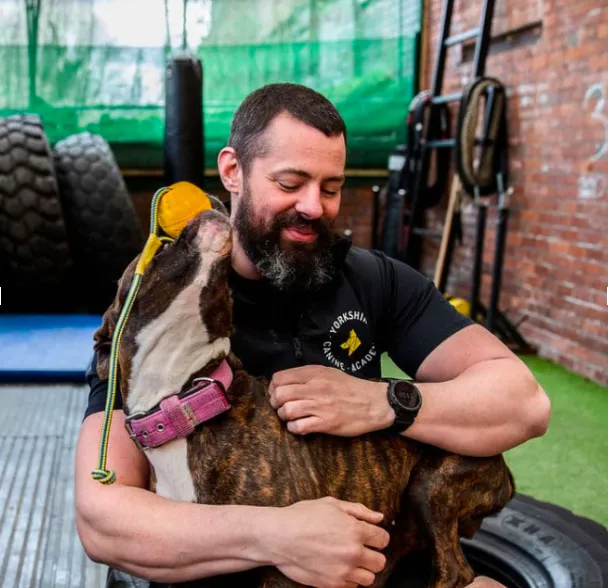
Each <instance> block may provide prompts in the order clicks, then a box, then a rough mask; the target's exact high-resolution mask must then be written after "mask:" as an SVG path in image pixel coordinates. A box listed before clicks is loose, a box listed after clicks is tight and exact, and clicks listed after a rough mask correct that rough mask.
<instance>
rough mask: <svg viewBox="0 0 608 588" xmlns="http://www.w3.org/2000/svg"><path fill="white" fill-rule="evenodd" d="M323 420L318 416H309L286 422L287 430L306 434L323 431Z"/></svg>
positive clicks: (297, 433) (296, 433)
mask: <svg viewBox="0 0 608 588" xmlns="http://www.w3.org/2000/svg"><path fill="white" fill-rule="evenodd" d="M324 424H325V421H324V420H323V419H321V418H319V417H318V416H309V417H304V418H301V419H296V420H295V421H289V422H288V423H287V430H288V431H289V432H290V433H294V434H295V435H306V434H308V433H324V432H325V431H324V429H325V427H324V426H323V425H324Z"/></svg>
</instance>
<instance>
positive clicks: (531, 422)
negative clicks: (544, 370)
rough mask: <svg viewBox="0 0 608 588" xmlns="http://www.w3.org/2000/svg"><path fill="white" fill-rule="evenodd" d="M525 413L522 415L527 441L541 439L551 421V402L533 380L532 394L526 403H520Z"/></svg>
mask: <svg viewBox="0 0 608 588" xmlns="http://www.w3.org/2000/svg"><path fill="white" fill-rule="evenodd" d="M522 406H524V407H525V413H524V414H523V415H522V416H523V419H524V423H525V426H526V437H527V439H534V438H535V437H542V436H543V435H544V434H545V433H546V432H547V429H548V428H549V421H550V420H551V401H550V400H549V396H548V395H547V393H546V392H545V391H544V390H543V388H542V386H541V385H540V384H539V383H538V382H536V380H534V384H533V392H532V393H531V394H530V395H529V396H528V401H527V402H524V403H522Z"/></svg>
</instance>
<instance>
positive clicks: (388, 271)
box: [379, 254, 474, 377]
mask: <svg viewBox="0 0 608 588" xmlns="http://www.w3.org/2000/svg"><path fill="white" fill-rule="evenodd" d="M379 261H380V264H381V267H382V280H383V282H384V283H383V286H384V288H383V303H384V312H383V321H382V324H383V332H384V345H383V347H384V349H385V350H386V351H387V353H388V354H389V356H390V357H391V359H392V360H393V361H394V362H395V363H396V364H397V365H398V366H399V367H400V368H401V369H402V370H403V371H404V372H405V373H406V374H407V375H408V376H410V377H415V375H416V373H417V371H418V368H419V367H420V365H421V364H422V362H423V361H424V360H425V359H426V358H427V357H428V355H430V353H431V352H432V351H433V350H434V349H435V348H436V347H437V346H438V345H439V344H440V343H442V342H443V341H445V340H446V339H448V338H449V337H450V336H451V335H453V334H454V333H456V332H458V331H460V330H461V329H463V328H464V327H467V326H469V325H472V324H474V322H473V320H471V319H470V318H469V317H466V316H464V315H462V314H460V313H459V312H458V311H457V310H456V309H455V308H454V307H453V306H452V305H451V304H450V303H449V302H448V301H447V300H446V299H445V297H444V296H443V295H442V294H441V292H439V290H438V289H437V288H436V287H435V284H434V283H433V282H432V281H431V280H430V279H428V278H427V277H426V276H424V275H422V274H421V273H420V272H418V271H416V270H414V269H413V268H411V267H410V266H408V265H406V264H405V263H402V262H400V261H397V260H394V259H391V258H389V257H387V256H386V255H384V254H381V255H380V258H379Z"/></svg>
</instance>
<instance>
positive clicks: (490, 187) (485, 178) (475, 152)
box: [455, 78, 508, 197]
mask: <svg viewBox="0 0 608 588" xmlns="http://www.w3.org/2000/svg"><path fill="white" fill-rule="evenodd" d="M506 108H507V97H506V92H505V88H504V86H503V85H502V84H501V83H500V82H499V81H498V80H496V79H494V78H479V79H477V80H475V81H474V82H472V83H471V84H469V85H468V86H467V87H466V88H465V90H464V92H463V98H462V103H461V106H460V114H459V118H458V132H457V136H456V154H455V155H456V170H457V172H458V175H459V176H460V180H461V182H462V187H463V188H464V189H465V191H466V192H467V193H468V194H469V195H471V196H475V197H479V196H489V195H491V194H496V193H497V192H498V191H499V186H498V185H497V180H496V179H497V175H498V174H499V173H501V172H502V177H503V182H504V184H505V185H506V183H507V177H506V174H507V169H508V166H507V163H506V156H507V155H506V154H507V117H506ZM480 117H482V121H483V122H482V136H481V137H477V136H476V130H477V127H478V123H479V119H480ZM478 148H479V149H478Z"/></svg>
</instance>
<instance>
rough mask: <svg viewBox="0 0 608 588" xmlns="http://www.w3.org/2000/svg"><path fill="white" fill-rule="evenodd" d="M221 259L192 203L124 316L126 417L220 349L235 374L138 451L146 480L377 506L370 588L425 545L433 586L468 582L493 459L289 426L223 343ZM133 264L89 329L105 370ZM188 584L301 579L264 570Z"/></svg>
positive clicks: (214, 234) (224, 229)
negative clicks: (172, 432)
mask: <svg viewBox="0 0 608 588" xmlns="http://www.w3.org/2000/svg"><path fill="white" fill-rule="evenodd" d="M230 262H231V228H230V224H229V219H228V217H227V216H226V215H225V214H223V213H221V212H218V211H216V210H209V211H205V212H203V213H201V214H200V215H198V216H197V217H196V218H195V219H193V220H192V221H191V222H190V223H189V224H188V226H187V227H186V228H185V229H184V231H183V232H182V234H181V235H180V237H179V238H178V239H177V240H176V241H175V242H173V243H171V244H167V245H164V247H163V249H162V250H161V251H160V252H159V253H158V254H157V255H156V256H155V258H154V260H153V261H152V263H151V265H150V266H149V267H148V269H147V270H146V272H145V274H144V276H143V280H142V284H141V287H140V291H139V294H138V296H137V298H136V301H135V303H134V306H133V309H132V312H131V315H130V317H129V320H128V321H127V324H126V328H125V331H124V334H123V338H122V344H121V347H120V352H119V373H120V379H119V384H120V389H121V393H122V395H123V399H124V405H125V412H126V413H127V414H131V413H133V412H136V411H147V410H149V409H151V408H152V407H153V406H155V405H157V404H158V403H159V402H160V400H162V399H163V398H165V397H166V396H168V395H171V394H174V393H176V392H180V391H183V390H187V389H189V388H190V387H191V383H192V381H193V379H194V378H196V377H200V376H206V375H209V374H210V373H211V372H212V371H213V370H214V369H215V368H216V367H217V366H218V365H219V363H220V362H221V361H222V360H223V359H224V358H226V359H227V360H228V362H229V364H230V365H231V367H232V369H233V371H234V380H233V383H232V385H231V386H230V388H229V390H228V391H227V397H228V400H229V402H230V405H231V409H230V410H229V411H228V412H225V413H223V414H222V415H220V416H218V417H216V418H215V419H213V420H211V421H208V422H207V423H205V424H203V425H201V426H199V427H197V429H196V430H195V432H194V433H193V434H192V435H190V436H189V437H188V438H187V439H179V440H175V441H171V442H169V443H167V444H166V445H163V446H161V447H159V448H156V449H149V450H147V451H146V456H147V457H148V459H149V461H150V463H151V465H152V468H151V469H152V471H153V478H154V483H153V486H152V488H153V489H155V491H156V492H158V493H159V494H161V495H164V496H166V497H170V498H173V499H176V500H185V501H192V502H199V503H204V504H249V505H258V506H287V505H290V504H292V503H294V502H297V501H300V500H306V499H315V498H321V497H324V496H333V497H336V498H340V499H343V500H347V501H353V502H360V503H363V504H364V505H366V506H367V507H369V508H371V509H373V510H376V511H380V512H382V513H384V515H385V516H384V519H383V523H382V524H383V525H384V526H385V528H386V529H387V530H388V531H389V533H390V535H391V541H390V544H389V545H388V547H387V548H386V549H385V550H384V553H385V555H386V558H387V564H386V567H385V569H384V570H383V571H382V572H381V573H379V574H378V575H377V576H376V581H375V583H374V584H373V586H375V587H379V586H384V585H385V584H386V582H387V579H388V577H389V575H390V573H391V571H392V570H393V569H394V566H395V564H396V563H397V562H398V560H399V559H400V558H402V557H403V556H404V555H405V554H407V553H409V552H411V551H413V550H417V549H425V548H426V549H430V552H431V554H432V558H433V567H434V575H433V579H432V584H431V585H432V586H433V587H434V588H462V587H463V586H466V585H467V584H469V583H471V582H472V581H473V579H474V572H473V570H472V569H471V567H470V566H469V565H468V563H467V562H466V560H465V558H464V556H463V553H462V551H461V548H460V544H459V537H461V536H464V537H471V536H472V535H473V534H474V533H475V532H476V530H477V529H478V528H479V527H480V525H481V522H482V519H483V518H484V517H485V516H487V515H490V514H492V513H495V512H497V511H498V510H500V509H501V508H502V507H503V506H504V505H505V504H506V502H507V501H508V500H509V499H510V498H511V496H512V495H513V493H514V484H513V479H512V477H511V474H510V472H509V470H508V468H507V466H506V464H505V462H504V460H503V458H502V456H496V457H488V458H472V457H462V456H459V455H454V454H450V453H446V452H445V451H442V450H439V449H437V448H435V447H431V446H428V445H423V444H420V443H417V442H414V441H412V440H408V439H405V438H404V437H402V436H398V435H391V434H388V433H387V432H382V431H380V432H375V433H371V434H367V435H363V436H361V437H359V438H353V439H350V438H342V437H336V436H330V435H322V434H319V435H307V436H297V435H294V434H291V433H290V432H289V431H288V430H287V428H286V426H285V424H284V423H282V422H281V421H280V419H279V418H278V417H277V414H276V412H275V411H274V410H273V409H272V408H271V406H270V404H269V401H268V393H267V389H268V387H267V382H265V381H261V380H256V379H254V378H253V377H251V376H249V375H248V374H247V372H246V371H244V370H243V369H242V366H241V365H240V363H239V361H238V359H237V358H235V357H234V356H233V355H232V354H231V353H230V345H229V337H230V334H231V332H232V324H231V310H232V300H231V295H230V291H229V287H228V272H229V268H230ZM135 263H136V260H134V261H133V262H132V263H131V264H130V265H129V267H128V268H127V269H126V270H125V273H124V275H123V277H122V278H121V280H120V282H119V286H118V292H117V296H116V299H115V301H114V302H113V304H112V305H111V306H110V308H109V309H108V310H107V311H106V312H105V314H104V317H103V324H102V326H101V327H100V328H99V329H98V331H97V332H96V333H95V340H96V344H95V348H96V349H97V350H98V351H99V371H100V376H101V377H102V378H103V377H106V376H107V369H108V360H109V351H110V342H111V338H112V334H113V331H114V327H115V324H116V321H117V318H118V315H119V313H120V309H121V307H122V305H123V303H124V300H125V297H126V294H127V292H128V289H129V285H130V283H131V278H132V276H133V272H134V267H135ZM119 474H120V472H119ZM187 585H188V586H199V587H203V586H204V587H210V586H213V587H229V586H239V587H243V586H245V587H258V586H259V587H261V586H264V587H272V588H279V587H294V586H299V584H296V583H294V582H292V581H290V580H289V579H288V578H286V577H285V576H283V575H282V574H281V573H279V572H278V570H276V569H275V568H271V567H264V568H258V569H256V570H252V571H248V572H243V573H239V574H231V575H225V576H220V577H216V578H207V579H204V580H201V581H198V582H191V583H188V584H187Z"/></svg>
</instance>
